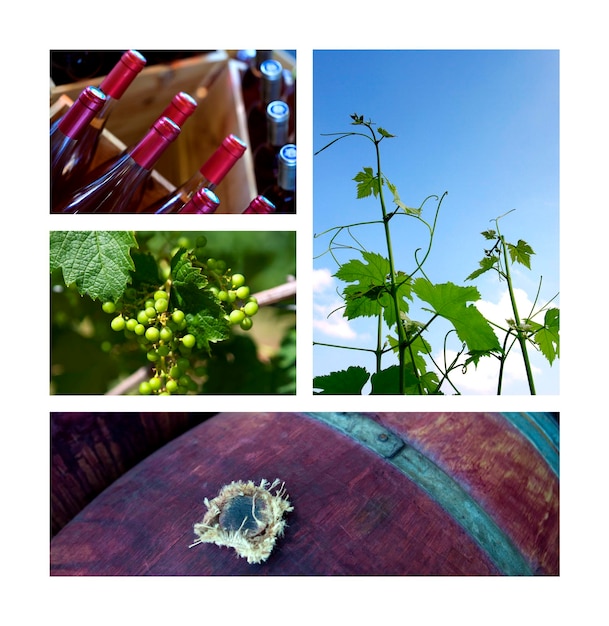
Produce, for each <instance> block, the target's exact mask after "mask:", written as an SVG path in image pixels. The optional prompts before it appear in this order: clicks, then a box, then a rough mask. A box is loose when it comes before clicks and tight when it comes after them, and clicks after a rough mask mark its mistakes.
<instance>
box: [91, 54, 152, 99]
mask: <svg viewBox="0 0 609 626" xmlns="http://www.w3.org/2000/svg"><path fill="white" fill-rule="evenodd" d="M144 65H146V59H145V58H144V57H143V56H142V55H141V54H140V53H139V52H138V51H137V50H127V52H125V53H124V54H123V55H122V56H121V58H120V61H119V62H118V63H117V64H116V65H115V66H114V67H113V68H112V69H111V70H110V72H109V73H108V75H107V76H106V77H105V78H104V80H103V81H102V83H101V85H100V86H99V88H100V89H101V90H102V91H103V92H104V93H105V94H107V95H108V96H110V97H112V98H114V99H115V100H118V99H119V98H120V97H121V96H122V95H123V94H124V93H125V90H126V89H127V87H129V85H130V84H131V83H132V81H133V79H134V78H135V77H136V76H137V75H138V74H139V72H140V71H141V70H142V68H143V67H144Z"/></svg>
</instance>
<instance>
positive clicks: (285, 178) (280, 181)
mask: <svg viewBox="0 0 609 626" xmlns="http://www.w3.org/2000/svg"><path fill="white" fill-rule="evenodd" d="M277 185H278V186H279V187H280V188H281V189H285V190H286V191H295V190H296V146H295V145H294V144H287V145H285V146H283V148H281V151H280V152H279V165H278V171H277Z"/></svg>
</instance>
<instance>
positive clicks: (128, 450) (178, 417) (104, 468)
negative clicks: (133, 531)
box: [50, 412, 213, 535]
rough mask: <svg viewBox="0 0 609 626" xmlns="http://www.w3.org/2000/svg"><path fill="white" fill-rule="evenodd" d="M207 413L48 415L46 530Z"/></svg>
mask: <svg viewBox="0 0 609 626" xmlns="http://www.w3.org/2000/svg"><path fill="white" fill-rule="evenodd" d="M211 415H213V414H212V413H193V414H188V413H104V412H95V413H93V412H91V413H83V412H63V413H51V416H50V430H51V438H50V439H51V534H52V535H55V534H56V533H57V532H58V531H59V530H60V529H61V528H62V527H63V526H64V525H65V524H66V523H67V522H69V521H70V520H71V519H72V518H73V517H74V516H75V515H76V514H77V513H78V512H79V511H81V510H82V508H83V507H84V506H85V505H87V504H88V503H89V502H91V500H93V498H95V496H97V495H98V494H100V493H101V492H102V491H103V490H104V489H105V488H106V487H108V485H110V484H111V483H112V482H113V481H114V480H116V479H117V478H118V477H120V476H121V475H122V474H124V473H125V472H126V471H127V470H129V469H130V468H131V467H133V466H134V465H136V464H137V463H139V462H140V461H141V460H143V459H144V458H146V457H147V456H148V455H149V454H151V453H152V452H154V451H155V450H157V449H158V448H160V447H161V446H162V445H164V444H165V443H167V442H168V441H170V440H171V439H173V438H175V437H177V436H178V435H181V434H182V433H183V432H185V431H186V430H187V429H188V428H191V427H192V426H195V425H197V424H200V423H201V422H202V421H203V420H205V419H206V418H207V417H209V416H211Z"/></svg>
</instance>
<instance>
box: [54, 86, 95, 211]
mask: <svg viewBox="0 0 609 626" xmlns="http://www.w3.org/2000/svg"><path fill="white" fill-rule="evenodd" d="M105 101H106V96H105V95H104V93H103V92H102V91H100V90H99V89H97V88H96V87H87V88H86V89H84V90H83V91H82V92H81V93H80V95H79V96H78V99H77V100H75V101H74V103H73V104H72V106H71V107H70V108H69V109H68V110H67V111H66V112H65V113H64V115H63V116H62V117H61V118H60V119H59V120H57V121H56V122H55V123H54V124H53V125H52V126H51V207H53V205H54V204H55V202H56V198H58V197H60V196H61V194H62V193H63V192H64V188H65V177H64V172H65V171H66V170H69V169H70V168H71V166H72V159H73V158H74V147H75V145H76V144H77V143H78V142H79V141H80V138H81V137H82V134H83V132H84V131H85V129H86V127H87V125H88V124H89V122H90V121H91V120H92V119H93V117H94V116H95V114H96V113H97V112H98V111H99V110H100V109H101V108H102V107H103V105H104V102H105Z"/></svg>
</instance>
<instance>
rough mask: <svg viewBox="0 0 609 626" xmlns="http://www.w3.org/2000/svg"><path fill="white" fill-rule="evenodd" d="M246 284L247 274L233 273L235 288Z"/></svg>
mask: <svg viewBox="0 0 609 626" xmlns="http://www.w3.org/2000/svg"><path fill="white" fill-rule="evenodd" d="M242 285H245V276H244V275H243V274H233V289H237V288H239V287H241V286H242Z"/></svg>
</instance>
